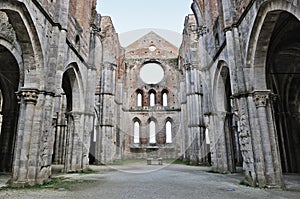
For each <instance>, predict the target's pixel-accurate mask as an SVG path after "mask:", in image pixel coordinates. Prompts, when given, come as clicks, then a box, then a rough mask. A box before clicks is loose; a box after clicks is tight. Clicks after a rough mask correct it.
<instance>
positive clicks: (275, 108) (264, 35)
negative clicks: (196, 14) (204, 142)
mask: <svg viewBox="0 0 300 199" xmlns="http://www.w3.org/2000/svg"><path fill="white" fill-rule="evenodd" d="M257 4H260V5H257V7H259V10H258V12H257V14H256V18H255V21H254V24H253V28H252V32H251V34H250V37H249V42H248V46H247V50H246V65H245V66H246V68H245V69H244V70H245V71H248V73H247V74H245V77H246V79H248V80H249V83H248V85H247V86H248V90H249V91H250V93H249V97H248V103H249V104H248V106H249V107H248V109H249V110H250V113H249V114H250V115H252V116H253V117H255V118H256V119H253V118H252V119H251V118H250V119H251V120H250V128H251V132H252V134H251V136H252V143H253V145H254V146H253V151H254V158H255V161H254V165H255V170H256V171H255V172H256V177H257V183H258V185H259V186H260V187H263V186H283V181H282V164H285V165H283V168H284V169H283V171H285V169H291V165H289V164H290V162H289V160H290V159H289V158H287V155H288V154H290V155H291V153H289V152H288V153H286V151H285V150H290V149H292V148H290V147H286V146H287V145H289V146H290V144H289V143H287V142H286V141H284V140H285V139H286V138H288V137H289V135H288V134H287V133H286V132H287V131H286V130H282V129H285V128H286V127H284V128H282V127H283V126H284V125H286V124H284V121H285V120H286V119H287V118H285V119H284V118H282V115H281V116H280V110H281V111H283V110H282V105H283V104H284V103H282V99H284V98H285V100H286V99H288V100H287V101H288V103H289V102H292V101H293V100H291V98H289V97H287V95H282V91H283V90H282V89H279V88H280V87H281V86H282V85H285V86H287V87H288V88H284V89H287V90H289V89H292V90H293V91H295V89H294V87H295V86H293V85H295V83H296V82H293V80H292V79H293V78H291V80H292V81H289V80H288V81H286V80H287V79H289V78H288V77H289V75H288V74H287V73H290V72H292V73H297V71H290V69H291V67H290V66H289V65H290V64H291V60H295V59H298V58H299V52H298V51H297V50H296V49H295V46H294V47H293V45H294V44H295V43H298V42H297V41H298V40H299V36H295V34H294V33H292V30H293V29H294V31H295V32H297V31H298V32H299V30H298V28H299V18H300V11H299V2H297V1H296V2H290V1H280V0H274V1H270V2H269V1H268V2H263V3H261V2H259V3H257ZM296 4H297V5H296ZM291 23H293V24H294V25H292V26H291V25H290V24H291ZM285 31H286V32H285ZM283 32H285V33H284V34H282V33H283ZM287 37H290V39H291V40H293V41H291V40H290V41H289V40H287V39H286V38H287ZM279 38H280V39H279ZM280 42H285V46H284V47H283V45H281V43H280ZM292 43H294V44H292ZM297 45H298V44H297ZM296 48H299V46H298V47H296ZM295 50H296V51H295ZM285 53H288V54H290V56H289V57H290V58H289V61H287V59H286V58H285V57H286V56H285V55H284V54H285ZM291 53H292V54H293V55H292V54H291ZM275 55H276V56H275ZM291 55H292V56H291ZM278 58H281V60H280V62H281V63H282V61H283V60H285V61H287V63H286V64H285V66H286V67H284V68H280V67H278V65H277V66H276V63H275V62H278ZM272 59H273V60H272ZM276 59H277V60H276ZM292 68H293V67H292ZM298 68H299V67H298ZM279 73H281V75H280V78H279V79H281V80H280V81H278V80H279V79H278V77H279ZM284 73H285V74H284ZM275 74H276V75H275ZM275 76H276V77H275ZM292 76H294V79H297V78H295V74H292ZM298 79H299V78H298ZM284 82H286V83H284ZM287 82H289V83H287ZM291 85H292V86H291ZM293 91H292V92H291V93H293V94H294V93H295V92H293ZM289 92H290V91H287V93H285V94H288V93H289ZM276 98H277V99H279V100H277V99H276ZM279 101H281V102H279ZM279 118H281V119H279ZM280 120H282V122H280ZM297 123H298V124H297ZM275 124H276V125H275ZM295 125H296V126H299V119H298V122H296V123H295ZM287 126H289V125H287ZM291 127H293V128H295V126H293V125H291V126H290V128H291ZM288 139H290V140H291V138H288ZM298 140H299V137H298ZM296 150H298V151H299V149H296ZM280 154H281V157H280ZM284 154H285V155H284ZM296 154H298V156H299V152H297V153H296ZM294 155H295V154H294ZM296 156H297V155H296ZM281 158H283V159H284V161H287V162H289V163H287V162H284V161H281V162H282V163H280V159H281ZM296 159H297V158H295V159H294V160H296ZM296 161H299V160H296ZM286 163H287V164H286ZM288 165H289V166H288ZM288 167H289V168H288ZM296 167H297V166H295V168H296ZM286 171H287V170H286Z"/></svg>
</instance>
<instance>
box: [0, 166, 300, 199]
mask: <svg viewBox="0 0 300 199" xmlns="http://www.w3.org/2000/svg"><path fill="white" fill-rule="evenodd" d="M92 169H93V170H95V171H96V173H92V174H65V175H60V177H65V178H70V179H72V180H77V181H81V182H77V183H74V184H72V185H70V186H67V185H64V186H66V187H67V188H66V187H64V186H62V187H60V188H43V189H41V188H38V189H9V190H1V191H0V198H5V199H6V198H22V199H23V198H24V199H25V198H26V199H27V198H28V199H29V198H30V199H31V198H43V199H47V198H51V199H52V198H80V199H83V198H103V199H115V198H118V199H119V198H121V199H135V198H138V199H148V198H149V199H152V198H153V199H154V198H155V199H163V198H166V199H173V198H174V199H175V198H185V199H189V198H193V199H194V198H218V199H220V198H221V199H226V198H228V199H229V198H230V199H232V198H243V199H244V198H245V199H246V198H260V199H263V198H278V199H279V198H280V199H281V198H295V199H296V198H297V199H299V198H300V192H299V190H298V191H283V190H276V189H258V188H251V187H246V186H242V185H239V182H240V181H241V180H242V179H243V176H242V175H241V174H226V175H225V174H215V173H209V172H207V170H209V168H208V167H194V166H186V165H168V166H159V165H143V164H132V165H125V166H122V165H119V166H111V167H105V166H93V167H92Z"/></svg>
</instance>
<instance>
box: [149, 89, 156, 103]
mask: <svg viewBox="0 0 300 199" xmlns="http://www.w3.org/2000/svg"><path fill="white" fill-rule="evenodd" d="M150 106H155V93H154V92H153V91H152V92H150Z"/></svg>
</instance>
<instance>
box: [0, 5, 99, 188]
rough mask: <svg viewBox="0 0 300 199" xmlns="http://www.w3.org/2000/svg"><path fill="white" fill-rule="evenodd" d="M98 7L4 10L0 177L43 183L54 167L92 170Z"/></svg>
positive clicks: (1, 13) (0, 9) (1, 14)
mask: <svg viewBox="0 0 300 199" xmlns="http://www.w3.org/2000/svg"><path fill="white" fill-rule="evenodd" d="M95 3H96V2H95V1H94V0H90V1H84V2H83V1H76V0H71V1H68V0H66V1H65V0H61V1H58V0H57V1H52V0H51V1H50V0H32V1H17V0H16V1H6V0H3V1H1V2H0V23H1V31H0V48H1V50H0V59H1V67H0V68H1V69H0V71H1V72H0V73H1V80H0V82H1V83H0V85H1V99H2V100H1V101H2V107H1V115H2V126H1V136H0V142H1V144H0V145H1V149H0V159H1V163H0V170H1V171H11V172H12V179H11V183H12V184H15V185H26V184H30V185H32V184H36V183H39V184H40V183H43V182H45V181H47V180H48V179H49V177H50V176H51V164H52V162H57V163H64V164H65V171H76V170H82V169H86V168H87V166H88V154H89V144H90V142H89V140H90V139H89V137H90V133H91V132H92V130H93V117H94V106H93V104H94V97H90V96H94V93H95V85H94V84H95V80H94V79H95V76H96V75H95V71H96V67H95V66H96V65H100V64H99V63H98V64H97V63H96V59H95V56H93V53H95V50H94V47H95V44H94V43H95V42H94V37H95V35H96V34H98V31H99V28H100V24H98V19H99V16H98V15H97V14H96V12H95V5H96V4H95Z"/></svg>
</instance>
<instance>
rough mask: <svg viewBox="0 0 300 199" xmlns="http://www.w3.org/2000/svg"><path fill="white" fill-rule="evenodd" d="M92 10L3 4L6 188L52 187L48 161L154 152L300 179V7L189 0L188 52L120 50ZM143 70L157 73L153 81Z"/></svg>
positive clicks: (266, 180)
mask: <svg viewBox="0 0 300 199" xmlns="http://www.w3.org/2000/svg"><path fill="white" fill-rule="evenodd" d="M95 6H96V1H95V0H88V1H79V0H32V1H23V0H2V1H1V2H0V63H1V65H0V91H1V92H0V105H1V107H0V108H1V115H0V127H1V131H0V159H1V160H2V161H1V162H0V171H6V172H11V173H12V178H11V180H10V183H11V184H14V185H21V186H23V185H27V184H29V185H33V184H41V183H44V182H46V181H47V180H48V179H49V178H50V177H51V164H63V165H64V171H65V172H69V171H80V170H84V169H87V168H88V165H89V164H91V163H95V164H108V163H112V162H113V161H114V160H117V159H129V158H147V157H154V156H156V157H162V158H172V159H176V158H182V159H184V160H186V161H189V162H191V163H194V164H199V165H211V166H212V168H213V169H214V170H215V171H218V172H236V170H237V168H238V167H242V168H243V171H244V173H245V180H246V181H247V182H248V183H249V184H250V185H251V186H259V187H274V186H275V187H277V186H280V187H284V181H283V175H282V173H283V172H288V173H292V172H293V173H299V172H300V147H299V146H300V145H299V141H300V139H299V133H298V132H299V129H300V122H299V121H300V118H299V112H300V108H299V104H300V103H299V99H300V97H299V92H298V91H299V89H298V87H297V85H299V83H300V82H299V81H300V78H299V74H300V71H299V63H300V62H299V57H300V56H299V55H300V52H299V49H300V48H299V47H300V46H299V45H300V38H299V31H300V23H299V19H300V2H299V0H268V1H266V0H247V1H241V0H223V1H219V0H209V1H202V0H194V1H193V3H192V5H191V9H192V11H193V13H194V14H190V15H188V16H186V18H185V24H184V30H183V40H182V44H181V47H180V49H177V48H176V47H175V46H173V45H172V44H170V43H169V42H168V41H167V39H168V38H162V37H161V36H159V35H157V34H156V33H155V32H149V33H148V34H146V35H144V36H143V37H142V38H140V39H137V40H136V41H135V42H134V43H132V44H131V45H129V46H127V47H126V48H123V47H121V46H120V42H119V39H118V34H117V33H116V31H115V29H114V26H113V23H112V21H111V18H110V17H106V16H100V15H99V14H97V13H96V11H95ZM148 66H150V68H155V67H156V68H158V70H160V71H162V72H161V73H160V74H162V75H161V78H160V79H158V80H157V81H150V80H147V79H145V75H143V71H145V70H146V68H147V67H148ZM147 74H148V73H147V72H146V77H147ZM157 76H158V77H160V75H159V74H158V75H157Z"/></svg>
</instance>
